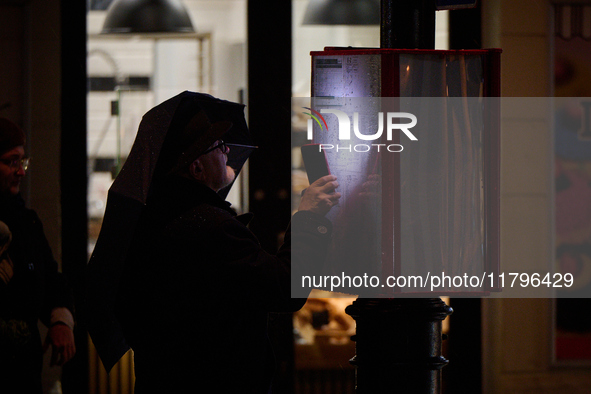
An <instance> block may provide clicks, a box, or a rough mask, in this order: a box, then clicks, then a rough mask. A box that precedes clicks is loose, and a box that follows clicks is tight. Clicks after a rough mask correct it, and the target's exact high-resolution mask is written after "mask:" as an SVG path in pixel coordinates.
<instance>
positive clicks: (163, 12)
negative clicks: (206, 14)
mask: <svg viewBox="0 0 591 394" xmlns="http://www.w3.org/2000/svg"><path fill="white" fill-rule="evenodd" d="M194 32H195V30H194V29H193V25H192V23H191V18H190V17H189V14H188V12H187V10H186V9H185V7H184V6H183V5H182V4H181V2H180V1H179V0H115V1H114V2H113V3H112V4H111V5H110V6H109V9H108V10H107V17H106V18H105V24H104V25H103V30H102V31H101V34H126V33H194Z"/></svg>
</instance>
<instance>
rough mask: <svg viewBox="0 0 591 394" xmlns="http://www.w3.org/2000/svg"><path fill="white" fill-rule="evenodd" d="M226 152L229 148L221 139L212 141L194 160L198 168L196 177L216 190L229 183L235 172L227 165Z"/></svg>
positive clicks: (232, 179)
mask: <svg viewBox="0 0 591 394" xmlns="http://www.w3.org/2000/svg"><path fill="white" fill-rule="evenodd" d="M228 152H230V148H229V147H228V146H226V144H224V142H223V141H222V140H217V141H216V142H214V143H213V144H212V145H211V146H210V147H209V149H207V150H206V151H205V153H204V154H202V155H201V156H199V158H198V159H197V160H196V161H195V162H196V163H197V164H196V165H197V166H198V168H199V169H200V173H199V172H197V174H198V176H197V177H196V179H197V180H198V181H200V182H202V183H203V184H205V185H206V186H209V187H210V188H211V189H213V190H215V191H216V192H217V191H218V190H220V189H223V188H224V187H226V186H228V185H230V184H231V183H232V182H233V181H234V178H235V177H236V174H235V172H234V169H233V168H232V167H230V166H228V165H227V164H226V163H227V162H228Z"/></svg>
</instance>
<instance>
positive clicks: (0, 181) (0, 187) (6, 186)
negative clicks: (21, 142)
mask: <svg viewBox="0 0 591 394" xmlns="http://www.w3.org/2000/svg"><path fill="white" fill-rule="evenodd" d="M24 157H25V149H24V147H22V146H17V147H14V148H12V149H11V150H9V151H8V152H5V153H4V154H2V156H1V157H0V194H1V195H3V196H9V195H16V194H18V192H19V190H20V184H21V180H22V179H23V177H24V176H25V169H24V168H23V165H22V160H23V158H24Z"/></svg>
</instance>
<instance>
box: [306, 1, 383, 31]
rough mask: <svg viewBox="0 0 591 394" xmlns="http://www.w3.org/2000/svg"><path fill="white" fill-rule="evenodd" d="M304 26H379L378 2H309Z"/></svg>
mask: <svg viewBox="0 0 591 394" xmlns="http://www.w3.org/2000/svg"><path fill="white" fill-rule="evenodd" d="M303 24H304V25H379V24H380V0H310V3H308V8H306V13H305V14H304V22H303Z"/></svg>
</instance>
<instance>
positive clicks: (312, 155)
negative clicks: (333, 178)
mask: <svg viewBox="0 0 591 394" xmlns="http://www.w3.org/2000/svg"><path fill="white" fill-rule="evenodd" d="M301 150H302V159H303V160H304V167H305V168H306V173H307V174H308V182H310V184H312V183H314V182H315V181H316V180H317V179H319V178H322V177H323V176H325V175H330V168H329V166H328V161H327V160H326V153H325V152H324V151H323V150H321V149H320V144H306V145H302V148H301Z"/></svg>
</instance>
